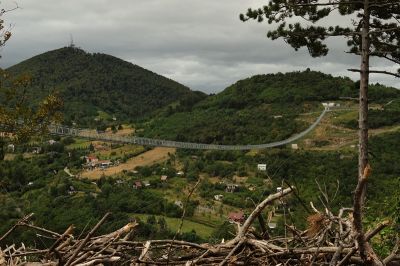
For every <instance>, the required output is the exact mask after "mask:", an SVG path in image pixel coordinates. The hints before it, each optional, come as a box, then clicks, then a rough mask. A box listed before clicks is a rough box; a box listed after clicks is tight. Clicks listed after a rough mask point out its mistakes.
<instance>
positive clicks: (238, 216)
mask: <svg viewBox="0 0 400 266" xmlns="http://www.w3.org/2000/svg"><path fill="white" fill-rule="evenodd" d="M228 218H229V220H231V221H234V222H239V223H240V222H243V221H244V213H243V212H242V211H239V212H231V213H229V215H228Z"/></svg>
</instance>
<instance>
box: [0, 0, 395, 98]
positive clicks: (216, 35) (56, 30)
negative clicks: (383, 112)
mask: <svg viewBox="0 0 400 266" xmlns="http://www.w3.org/2000/svg"><path fill="white" fill-rule="evenodd" d="M18 3H19V5H20V6H21V7H22V9H20V10H17V11H14V12H11V13H9V14H7V17H6V21H8V22H12V23H14V24H15V26H14V27H13V29H12V32H13V37H12V39H11V40H10V41H9V43H8V44H7V45H6V47H4V48H3V49H2V51H1V54H2V56H3V57H2V59H1V62H0V65H1V66H2V67H7V66H10V65H12V64H15V63H18V62H19V61H21V60H23V59H27V58H29V57H31V56H33V55H36V54H38V53H42V52H45V51H48V50H51V49H56V48H59V47H62V46H65V45H67V44H68V43H69V39H70V37H69V36H70V34H72V35H73V38H74V41H75V43H76V45H77V46H80V47H82V48H83V49H85V50H87V51H89V52H103V53H108V54H111V55H114V56H117V57H120V58H122V59H124V60H127V61H130V62H133V63H135V64H138V65H140V66H143V67H145V68H148V69H150V70H152V71H154V72H157V73H160V74H162V75H165V76H167V77H169V78H172V79H175V80H177V81H179V82H181V83H183V84H185V85H187V86H189V87H191V88H192V89H200V90H203V91H206V92H218V91H221V90H222V89H224V88H225V87H226V86H228V85H230V84H232V83H233V82H235V81H237V80H238V79H242V78H246V77H249V76H252V75H255V74H262V73H270V72H278V71H281V72H286V71H292V70H303V69H305V68H307V67H310V68H311V69H315V70H320V71H323V72H326V73H330V74H333V75H346V76H350V77H352V78H354V79H357V74H356V73H348V72H347V71H346V70H345V69H347V68H350V67H352V68H353V67H357V66H358V65H359V62H358V61H359V59H358V58H357V57H354V56H349V55H348V54H346V53H344V51H345V50H346V47H345V45H344V42H343V40H341V39H333V40H330V41H329V46H330V47H331V53H330V55H328V56H327V57H325V58H311V57H310V56H309V55H308V53H307V51H305V50H304V49H303V50H301V51H298V52H295V51H294V50H293V49H292V48H290V47H289V46H288V45H286V44H285V43H284V42H283V41H281V40H279V41H274V42H273V41H271V40H269V39H267V38H266V32H267V30H268V25H267V24H266V23H262V24H259V23H255V22H248V23H242V22H241V21H239V19H238V15H239V13H241V12H245V11H246V9H247V8H248V7H250V6H251V7H259V6H262V5H263V4H265V3H266V1H265V0H240V1H231V0H218V1H215V0H214V1H211V0H190V1H184V0H115V1H111V0H80V1H78V0H69V1H61V0H40V1H34V0H18ZM5 4H7V5H12V2H11V1H9V0H8V2H5ZM379 64H380V66H383V67H390V65H387V64H384V63H382V62H380V63H379ZM372 80H373V81H375V79H374V78H373V79H372ZM376 81H379V82H381V83H385V84H389V85H394V86H398V87H400V86H399V85H400V84H399V83H398V82H397V81H396V80H394V79H392V78H388V77H379V78H378V79H377V80H376ZM396 82H397V83H396Z"/></svg>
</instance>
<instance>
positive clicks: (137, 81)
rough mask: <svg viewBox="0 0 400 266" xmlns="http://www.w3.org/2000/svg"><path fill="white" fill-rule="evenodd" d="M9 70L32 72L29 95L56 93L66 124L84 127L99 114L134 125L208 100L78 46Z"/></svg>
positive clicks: (130, 65)
mask: <svg viewBox="0 0 400 266" xmlns="http://www.w3.org/2000/svg"><path fill="white" fill-rule="evenodd" d="M8 71H9V72H11V73H13V74H14V75H20V74H21V73H30V74H31V76H32V77H33V82H32V84H31V86H29V89H30V90H29V93H31V94H32V95H35V97H36V98H40V97H42V98H43V97H44V96H45V95H46V94H47V89H48V88H57V90H58V91H59V92H60V97H61V98H62V99H63V101H64V102H65V107H64V115H65V120H66V122H71V121H75V122H76V123H78V124H79V125H86V126H87V125H95V123H94V118H95V117H97V115H98V111H103V112H106V113H108V114H112V115H115V116H116V117H118V118H119V120H125V121H132V120H134V119H137V118H140V117H143V116H146V115H148V114H150V113H152V112H153V111H154V110H157V109H160V108H163V107H165V106H166V105H168V104H171V103H173V102H176V101H179V100H181V99H182V100H184V99H191V98H192V97H198V95H201V96H202V97H203V95H204V94H203V93H200V92H197V93H193V92H191V91H190V90H189V89H188V88H187V87H185V86H183V85H181V84H179V83H177V82H175V81H172V80H170V79H167V78H165V77H162V76H160V75H157V74H155V73H153V72H151V71H148V70H146V69H143V68H141V67H139V66H137V65H134V64H131V63H128V62H125V61H123V60H121V59H118V58H115V57H112V56H109V55H105V54H89V53H86V52H84V51H83V50H81V49H78V48H74V47H65V48H61V49H58V50H54V51H50V52H46V53H44V54H41V55H38V56H35V57H33V58H31V59H28V60H26V61H24V62H22V63H20V64H17V65H15V66H13V67H11V68H9V69H8ZM192 95H193V96H192Z"/></svg>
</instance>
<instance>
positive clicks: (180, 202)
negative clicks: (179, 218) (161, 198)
mask: <svg viewBox="0 0 400 266" xmlns="http://www.w3.org/2000/svg"><path fill="white" fill-rule="evenodd" d="M174 204H175V205H176V206H178V207H179V208H181V209H183V203H182V201H180V200H175V202H174Z"/></svg>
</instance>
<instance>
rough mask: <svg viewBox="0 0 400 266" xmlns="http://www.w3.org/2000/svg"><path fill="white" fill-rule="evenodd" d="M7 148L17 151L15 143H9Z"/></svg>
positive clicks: (10, 150)
mask: <svg viewBox="0 0 400 266" xmlns="http://www.w3.org/2000/svg"><path fill="white" fill-rule="evenodd" d="M7 149H8V151H9V152H15V145H14V144H9V145H8V146H7Z"/></svg>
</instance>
